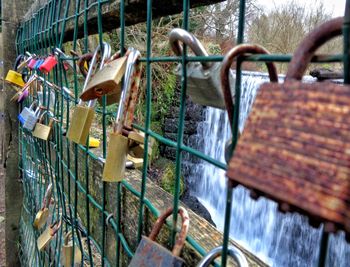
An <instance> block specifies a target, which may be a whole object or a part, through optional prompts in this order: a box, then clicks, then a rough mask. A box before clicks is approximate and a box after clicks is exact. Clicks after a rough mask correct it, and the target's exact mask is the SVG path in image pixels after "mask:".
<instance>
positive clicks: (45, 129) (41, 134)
mask: <svg viewBox="0 0 350 267" xmlns="http://www.w3.org/2000/svg"><path fill="white" fill-rule="evenodd" d="M45 114H49V113H48V112H47V111H45V112H44V113H43V114H42V115H41V116H40V118H39V121H38V122H37V123H36V124H35V128H34V131H33V136H34V137H37V138H40V139H42V140H45V141H47V139H49V136H50V133H51V129H52V125H53V123H54V122H58V120H57V119H55V118H50V119H49V124H48V125H45V124H44V123H43V120H44V115H45Z"/></svg>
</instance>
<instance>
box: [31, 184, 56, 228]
mask: <svg viewBox="0 0 350 267" xmlns="http://www.w3.org/2000/svg"><path fill="white" fill-rule="evenodd" d="M51 196H52V184H51V183H50V184H49V185H48V187H47V189H46V192H45V196H44V199H43V203H42V207H41V209H40V210H39V211H38V213H37V214H36V216H35V219H34V222H33V226H34V228H35V229H38V230H39V229H41V228H42V227H43V226H44V225H45V223H46V221H47V218H48V217H49V207H50V202H51Z"/></svg>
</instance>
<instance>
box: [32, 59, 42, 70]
mask: <svg viewBox="0 0 350 267" xmlns="http://www.w3.org/2000/svg"><path fill="white" fill-rule="evenodd" d="M43 63H44V59H42V58H39V59H38V60H37V61H36V63H35V65H34V70H39V68H40V66H41V64H43Z"/></svg>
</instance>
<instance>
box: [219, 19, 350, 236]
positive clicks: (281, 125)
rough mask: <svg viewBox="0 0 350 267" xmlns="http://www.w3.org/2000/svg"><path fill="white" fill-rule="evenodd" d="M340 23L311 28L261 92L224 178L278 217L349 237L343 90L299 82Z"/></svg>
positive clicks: (347, 110)
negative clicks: (269, 204)
mask: <svg viewBox="0 0 350 267" xmlns="http://www.w3.org/2000/svg"><path fill="white" fill-rule="evenodd" d="M343 22H344V18H343V17H341V18H335V19H332V20H330V21H328V22H325V23H323V24H321V25H320V26H318V27H317V28H316V29H314V30H313V31H312V32H311V33H309V34H308V35H307V36H306V37H305V39H304V40H303V41H302V42H301V43H300V45H299V47H298V48H297V49H296V51H295V53H294V54H293V57H292V60H291V62H290V64H289V66H288V71H287V75H286V78H285V81H284V83H282V84H277V83H267V84H264V85H262V86H261V88H260V90H259V92H258V95H257V97H256V100H255V102H254V106H253V109H252V111H251V113H250V116H249V118H248V121H247V124H246V127H245V130H244V133H243V135H242V136H241V137H240V139H239V141H238V144H237V147H236V149H235V152H234V156H233V157H232V159H231V161H230V163H229V167H228V172H227V176H228V178H229V179H230V181H231V183H232V184H241V185H243V186H245V187H247V188H249V189H251V190H253V191H254V192H257V193H258V195H264V196H266V197H267V198H270V199H272V200H275V201H276V202H277V203H278V204H279V207H280V209H281V211H285V212H286V211H289V212H290V211H298V213H302V214H305V215H307V216H308V217H309V218H310V219H311V220H312V222H313V225H316V223H322V222H324V223H325V227H324V228H323V230H324V231H325V232H333V231H336V230H337V229H339V230H340V229H343V230H345V231H346V232H347V233H348V234H349V233H350V213H349V212H348V207H349V203H350V190H349V184H350V165H349V162H350V153H349V151H350V134H349V133H350V105H349V103H350V86H349V85H345V86H344V85H340V84H335V83H331V82H314V83H303V82H301V78H302V76H303V74H304V73H305V70H306V68H307V65H308V63H309V62H310V61H311V58H312V57H313V55H314V52H315V51H316V49H318V48H319V47H320V46H321V45H323V44H324V43H325V42H327V41H328V40H330V39H332V38H334V37H336V36H338V35H341V34H342V27H343ZM229 63H230V62H229V61H227V65H226V68H225V69H227V68H228V65H229ZM223 88H224V89H226V88H227V85H226V83H225V81H224V82H223Z"/></svg>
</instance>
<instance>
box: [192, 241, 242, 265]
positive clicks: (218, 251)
mask: <svg viewBox="0 0 350 267" xmlns="http://www.w3.org/2000/svg"><path fill="white" fill-rule="evenodd" d="M222 251H223V247H222V246H220V247H217V248H214V249H213V250H211V251H210V252H209V253H208V254H207V255H206V256H205V257H204V258H203V259H202V260H201V261H200V262H199V264H198V265H197V267H209V266H210V264H211V263H212V262H213V261H214V260H215V259H216V258H218V257H219V256H221V255H222ZM227 252H228V255H229V256H231V257H232V258H233V259H234V260H235V262H236V263H237V267H249V265H248V262H247V258H246V256H245V255H244V254H243V253H242V252H241V251H240V250H239V249H238V248H236V247H233V246H229V247H228V251H227Z"/></svg>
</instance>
